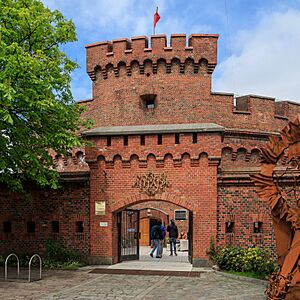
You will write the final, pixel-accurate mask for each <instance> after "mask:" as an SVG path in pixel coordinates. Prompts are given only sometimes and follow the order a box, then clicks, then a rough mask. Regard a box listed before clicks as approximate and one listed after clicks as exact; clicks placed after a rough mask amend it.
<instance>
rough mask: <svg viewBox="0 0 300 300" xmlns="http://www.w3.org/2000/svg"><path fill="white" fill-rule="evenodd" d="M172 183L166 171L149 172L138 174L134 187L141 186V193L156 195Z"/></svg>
mask: <svg viewBox="0 0 300 300" xmlns="http://www.w3.org/2000/svg"><path fill="white" fill-rule="evenodd" d="M169 185H170V184H169V182H168V179H167V175H166V174H165V173H161V174H154V173H153V172H148V173H147V174H144V175H141V176H137V178H136V181H135V184H134V185H133V187H137V188H139V190H140V192H141V193H146V194H147V195H148V196H154V195H156V194H158V193H162V192H164V191H165V188H166V187H168V186H169Z"/></svg>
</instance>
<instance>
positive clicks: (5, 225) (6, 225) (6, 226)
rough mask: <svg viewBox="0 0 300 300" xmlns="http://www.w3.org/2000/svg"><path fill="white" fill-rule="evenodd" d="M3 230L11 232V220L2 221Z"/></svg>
mask: <svg viewBox="0 0 300 300" xmlns="http://www.w3.org/2000/svg"><path fill="white" fill-rule="evenodd" d="M3 232H5V233H9V232H11V222H10V221H5V222H3Z"/></svg>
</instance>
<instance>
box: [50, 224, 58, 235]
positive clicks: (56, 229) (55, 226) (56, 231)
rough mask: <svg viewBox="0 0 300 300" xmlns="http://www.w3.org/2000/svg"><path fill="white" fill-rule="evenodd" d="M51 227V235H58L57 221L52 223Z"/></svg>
mask: <svg viewBox="0 0 300 300" xmlns="http://www.w3.org/2000/svg"><path fill="white" fill-rule="evenodd" d="M51 227H52V232H53V233H59V222H58V221H52V222H51Z"/></svg>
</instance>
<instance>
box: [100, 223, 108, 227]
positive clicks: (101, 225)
mask: <svg viewBox="0 0 300 300" xmlns="http://www.w3.org/2000/svg"><path fill="white" fill-rule="evenodd" d="M107 226H108V222H100V227H107Z"/></svg>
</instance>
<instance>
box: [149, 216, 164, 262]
mask: <svg viewBox="0 0 300 300" xmlns="http://www.w3.org/2000/svg"><path fill="white" fill-rule="evenodd" d="M150 236H151V239H152V240H153V249H152V251H151V253H150V256H151V257H153V253H154V251H155V250H156V258H161V241H162V239H163V231H162V228H161V221H158V222H157V224H156V225H154V226H153V227H152V228H151V231H150Z"/></svg>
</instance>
